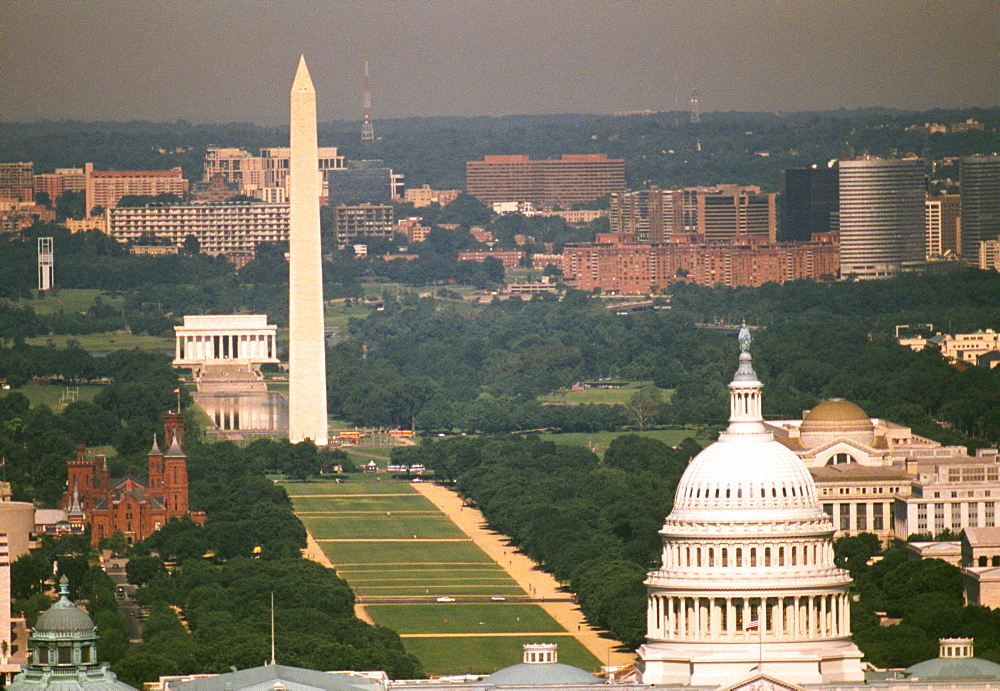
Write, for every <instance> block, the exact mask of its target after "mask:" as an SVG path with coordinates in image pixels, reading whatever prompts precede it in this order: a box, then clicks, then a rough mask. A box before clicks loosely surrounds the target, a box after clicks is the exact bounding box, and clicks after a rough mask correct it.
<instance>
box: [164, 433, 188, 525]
mask: <svg viewBox="0 0 1000 691" xmlns="http://www.w3.org/2000/svg"><path fill="white" fill-rule="evenodd" d="M162 482H163V498H164V500H165V502H166V509H167V516H168V517H172V516H183V515H184V514H186V513H187V512H188V479H187V456H186V455H185V454H184V451H183V450H182V449H181V447H180V444H179V443H178V442H177V437H174V440H173V442H172V443H171V444H170V448H169V449H168V450H167V452H166V453H165V454H164V455H163V476H162Z"/></svg>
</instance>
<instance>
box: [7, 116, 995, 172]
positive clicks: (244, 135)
mask: <svg viewBox="0 0 1000 691" xmlns="http://www.w3.org/2000/svg"><path fill="white" fill-rule="evenodd" d="M969 118H972V119H975V120H976V121H978V122H981V123H983V124H984V125H985V129H984V130H983V131H973V132H967V133H943V134H932V135H926V134H925V133H924V132H923V131H921V130H916V129H909V130H908V129H907V128H910V127H911V126H914V125H922V124H924V123H941V124H944V125H948V124H951V123H956V122H964V121H965V120H966V119H969ZM701 120H702V121H701V122H700V123H698V124H692V123H690V122H689V121H688V118H687V115H686V113H679V114H675V113H655V114H651V115H633V116H628V117H613V116H608V115H510V116H504V117H465V118H461V117H430V118H405V119H398V120H378V121H376V122H375V134H376V136H377V137H378V141H377V142H376V143H375V145H374V146H371V147H369V148H362V147H361V146H360V143H359V133H360V123H359V122H345V121H335V122H327V123H322V124H320V127H319V130H320V144H321V145H325V146H338V147H340V149H341V152H342V153H343V154H345V155H346V156H347V157H348V158H352V159H358V158H381V159H383V160H385V162H386V163H387V164H388V165H390V166H391V167H392V168H394V169H395V170H397V171H398V172H402V173H404V174H405V175H406V181H407V184H408V185H410V186H419V185H421V184H430V185H432V186H434V187H439V188H461V187H463V186H464V181H465V162H466V161H467V160H473V159H478V158H482V157H483V156H484V155H487V154H511V153H522V154H527V155H529V156H531V157H532V158H553V157H558V156H559V155H561V154H564V153H587V152H599V153H607V154H608V155H610V156H612V157H616V158H624V159H625V161H626V168H625V170H626V176H627V179H628V183H629V185H630V186H632V187H642V186H645V185H647V184H657V185H703V184H714V183H721V182H732V183H742V184H756V185H760V186H761V187H762V188H764V189H765V190H767V191H775V190H776V189H777V185H778V171H780V170H781V169H782V168H788V167H796V166H808V165H813V164H817V165H823V164H825V163H826V162H827V161H829V160H830V159H833V158H837V157H840V156H850V155H856V154H862V153H870V154H876V155H902V154H907V153H912V154H916V155H927V156H930V157H931V158H934V159H941V158H944V157H949V156H964V155H970V154H974V153H991V152H995V151H1000V135H998V130H1000V108H990V109H981V108H974V109H967V110H950V111H944V110H932V111H927V112H906V111H898V110H890V109H865V110H856V111H844V110H841V111H829V112H816V113H786V114H776V113H705V114H703V115H702V119H701ZM287 139H288V135H287V129H282V128H275V127H261V126H258V125H253V124H246V123H231V124H219V125H194V124H191V123H188V122H186V121H183V120H180V121H177V122H174V123H149V122H127V123H112V122H93V123H84V122H75V121H60V122H54V121H45V122H37V123H27V124H24V123H7V124H3V123H0V161H34V162H35V170H36V172H51V171H52V170H53V169H54V168H56V167H66V166H81V165H82V164H83V163H84V162H86V161H92V162H93V163H94V164H95V166H96V167H97V168H98V169H118V170H128V169H165V168H172V167H174V166H180V167H181V168H182V169H183V170H184V175H185V176H186V177H189V178H195V179H198V178H200V174H201V163H202V157H203V155H204V151H205V148H206V147H209V146H234V147H242V148H245V149H247V150H250V151H253V152H256V150H257V149H259V148H260V147H263V146H281V145H285V144H286V143H287Z"/></svg>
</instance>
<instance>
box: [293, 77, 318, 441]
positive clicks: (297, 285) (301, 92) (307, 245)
mask: <svg viewBox="0 0 1000 691" xmlns="http://www.w3.org/2000/svg"><path fill="white" fill-rule="evenodd" d="M290 124H291V128H290V129H291V135H290V141H289V146H290V148H291V152H290V158H289V163H288V201H289V241H288V254H289V261H288V437H289V439H290V440H291V441H292V443H296V442H300V441H304V440H306V439H312V440H313V441H314V442H316V445H317V446H326V443H327V420H326V350H325V347H326V343H325V341H324V335H323V267H322V262H321V255H320V240H319V197H320V193H321V191H322V183H321V180H320V172H319V167H318V165H317V163H316V162H317V161H318V160H319V142H318V137H317V134H316V89H315V88H314V87H313V83H312V78H310V76H309V69H308V68H307V67H306V60H305V57H302V58H300V59H299V67H298V70H297V71H296V72H295V80H294V81H293V82H292V94H291V118H290Z"/></svg>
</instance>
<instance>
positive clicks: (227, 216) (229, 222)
mask: <svg viewBox="0 0 1000 691" xmlns="http://www.w3.org/2000/svg"><path fill="white" fill-rule="evenodd" d="M317 203H318V200H317ZM106 217H107V225H108V234H109V235H111V237H113V238H114V239H115V240H118V241H119V242H138V241H139V240H140V239H141V238H142V237H143V236H144V235H148V236H150V237H155V238H159V239H163V240H167V241H168V242H170V244H172V245H175V246H177V247H182V246H183V245H184V240H185V238H187V236H189V235H193V236H194V237H195V238H196V239H197V240H198V244H199V248H200V250H201V251H202V252H205V253H206V254H229V253H232V252H253V251H255V250H256V248H257V244H258V243H261V242H287V241H288V228H289V221H288V204H265V203H262V202H261V203H250V202H239V203H226V204H174V205H170V206H139V207H122V208H114V209H108V210H107V212H106Z"/></svg>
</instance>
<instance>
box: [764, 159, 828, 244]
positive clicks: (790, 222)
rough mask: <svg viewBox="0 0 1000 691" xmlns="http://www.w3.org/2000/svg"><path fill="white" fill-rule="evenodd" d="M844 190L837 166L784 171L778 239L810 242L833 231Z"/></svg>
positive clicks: (780, 181)
mask: <svg viewBox="0 0 1000 691" xmlns="http://www.w3.org/2000/svg"><path fill="white" fill-rule="evenodd" d="M839 205H840V190H839V187H838V171H837V168H836V167H830V168H828V167H815V168H788V169H785V170H782V171H781V175H780V178H779V191H778V241H779V242H809V240H811V239H812V236H813V234H815V233H829V232H831V231H833V230H835V229H834V228H832V227H831V217H834V216H835V215H836V214H837V212H838V207H839Z"/></svg>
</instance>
